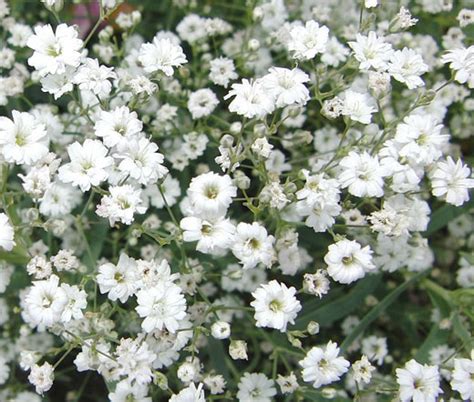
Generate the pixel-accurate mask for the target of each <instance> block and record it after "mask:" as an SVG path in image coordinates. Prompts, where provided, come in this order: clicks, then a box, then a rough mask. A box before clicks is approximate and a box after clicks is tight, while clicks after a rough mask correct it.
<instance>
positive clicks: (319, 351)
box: [298, 341, 350, 388]
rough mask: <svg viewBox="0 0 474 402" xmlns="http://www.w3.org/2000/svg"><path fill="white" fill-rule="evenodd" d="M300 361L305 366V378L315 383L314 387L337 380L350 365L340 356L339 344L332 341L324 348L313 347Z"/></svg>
mask: <svg viewBox="0 0 474 402" xmlns="http://www.w3.org/2000/svg"><path fill="white" fill-rule="evenodd" d="M298 363H299V365H300V366H301V367H302V368H303V370H302V375H303V380H304V381H305V382H311V383H313V387H314V388H320V387H321V386H322V385H326V384H330V383H332V382H334V381H337V380H338V379H339V378H340V377H341V376H342V375H343V374H344V373H346V372H347V370H348V369H349V366H350V363H349V362H348V361H347V360H346V359H344V358H343V357H342V356H339V348H338V347H337V344H336V343H334V342H331V341H329V343H328V344H327V345H326V346H325V347H324V348H322V347H316V346H315V347H312V348H311V349H310V350H309V352H308V353H307V354H306V356H305V358H304V359H303V360H300V361H299V362H298Z"/></svg>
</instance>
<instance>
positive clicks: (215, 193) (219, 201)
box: [188, 172, 237, 218]
mask: <svg viewBox="0 0 474 402" xmlns="http://www.w3.org/2000/svg"><path fill="white" fill-rule="evenodd" d="M236 194H237V188H236V187H235V186H234V185H233V184H232V180H231V178H230V177H229V176H228V175H224V176H220V175H218V174H216V173H212V172H209V173H204V174H202V175H200V176H197V177H195V178H193V179H192V180H191V184H190V185H189V189H188V196H189V199H190V202H191V205H192V208H193V210H194V212H195V213H196V214H198V215H200V216H202V217H207V216H210V217H211V218H212V217H216V216H222V215H225V213H226V211H227V208H229V205H230V204H231V203H232V198H233V197H235V196H236Z"/></svg>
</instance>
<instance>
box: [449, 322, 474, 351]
mask: <svg viewBox="0 0 474 402" xmlns="http://www.w3.org/2000/svg"><path fill="white" fill-rule="evenodd" d="M452 323H453V332H454V334H455V335H456V336H457V337H458V338H459V339H460V340H461V342H462V346H463V347H464V349H465V350H466V352H468V353H470V352H471V349H472V347H473V345H474V339H473V338H472V336H471V333H470V332H469V330H468V329H467V328H466V327H465V326H464V324H463V322H462V321H461V318H460V316H459V314H458V313H454V315H453V318H452Z"/></svg>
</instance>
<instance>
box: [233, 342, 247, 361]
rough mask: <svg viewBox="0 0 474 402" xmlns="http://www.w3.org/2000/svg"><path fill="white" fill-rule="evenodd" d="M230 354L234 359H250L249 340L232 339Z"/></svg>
mask: <svg viewBox="0 0 474 402" xmlns="http://www.w3.org/2000/svg"><path fill="white" fill-rule="evenodd" d="M229 355H230V357H231V358H232V359H233V360H239V359H242V360H248V355H247V342H245V341H242V340H231V341H230V344H229Z"/></svg>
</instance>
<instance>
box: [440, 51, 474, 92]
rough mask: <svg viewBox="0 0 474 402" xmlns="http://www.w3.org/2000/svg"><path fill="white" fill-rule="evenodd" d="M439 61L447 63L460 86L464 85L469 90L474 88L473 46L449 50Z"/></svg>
mask: <svg viewBox="0 0 474 402" xmlns="http://www.w3.org/2000/svg"><path fill="white" fill-rule="evenodd" d="M441 61H442V62H443V63H449V67H450V68H451V69H453V70H454V71H455V72H456V74H455V76H454V78H455V80H456V81H457V82H459V83H460V84H466V83H467V85H468V87H469V88H474V45H473V46H469V47H468V48H461V49H452V50H449V51H448V53H446V54H445V55H444V56H442V58H441Z"/></svg>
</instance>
